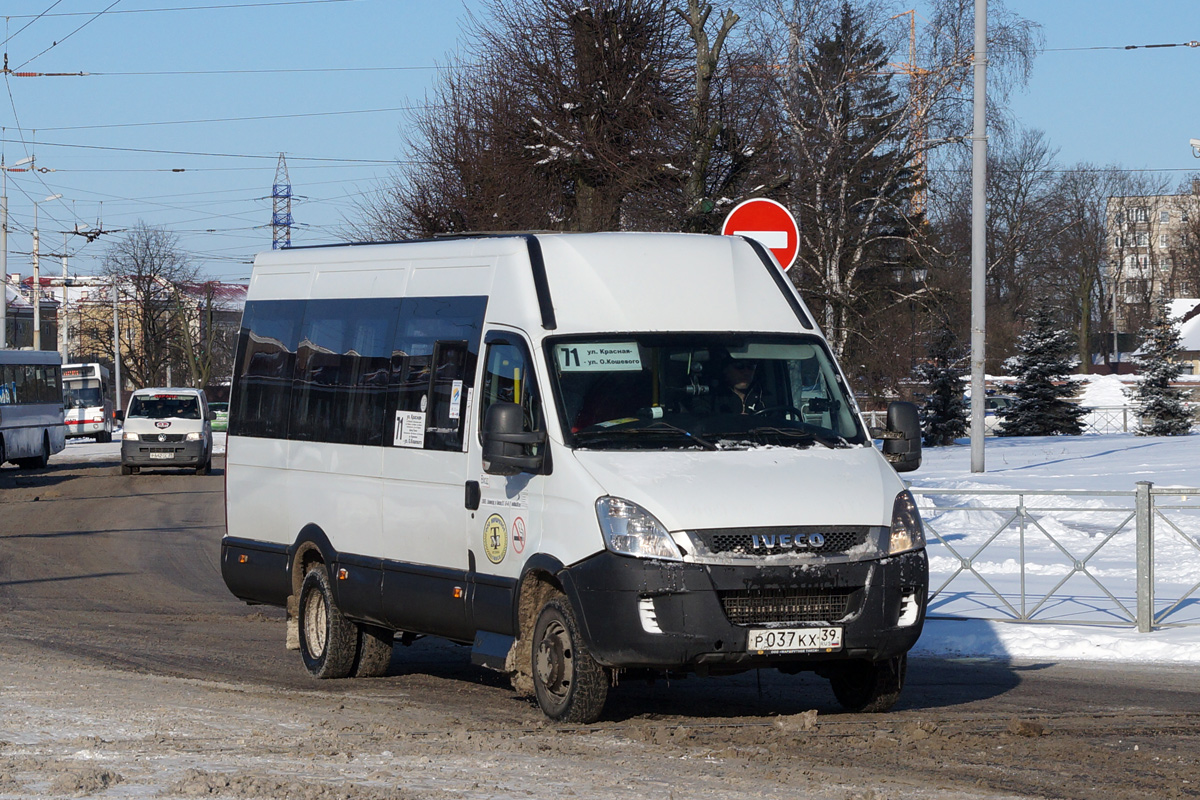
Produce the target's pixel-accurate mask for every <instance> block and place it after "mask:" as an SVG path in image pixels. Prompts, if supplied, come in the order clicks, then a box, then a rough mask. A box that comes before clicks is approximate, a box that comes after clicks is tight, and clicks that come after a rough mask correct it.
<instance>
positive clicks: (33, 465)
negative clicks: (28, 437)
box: [16, 433, 50, 469]
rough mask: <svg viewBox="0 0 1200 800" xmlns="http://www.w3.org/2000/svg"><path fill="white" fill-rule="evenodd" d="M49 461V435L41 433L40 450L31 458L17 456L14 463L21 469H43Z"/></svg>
mask: <svg viewBox="0 0 1200 800" xmlns="http://www.w3.org/2000/svg"><path fill="white" fill-rule="evenodd" d="M49 463H50V437H49V436H48V435H47V434H44V433H43V434H42V452H41V453H40V454H38V455H36V456H33V457H32V458H18V459H16V464H17V466H18V467H20V468H21V469H44V468H45V467H46V465H47V464H49Z"/></svg>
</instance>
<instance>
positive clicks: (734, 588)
mask: <svg viewBox="0 0 1200 800" xmlns="http://www.w3.org/2000/svg"><path fill="white" fill-rule="evenodd" d="M561 575H562V578H563V583H564V588H565V589H566V591H567V593H568V594H569V595H570V596H571V599H572V601H573V603H574V606H575V608H576V609H577V610H578V611H579V616H580V620H579V622H580V626H581V628H582V633H583V636H584V637H585V640H586V641H587V644H588V646H589V649H590V650H591V655H592V657H593V658H595V659H596V660H597V661H598V662H600V663H601V664H603V665H605V666H608V667H615V668H652V669H661V670H671V669H680V670H695V671H712V672H720V671H740V670H743V669H751V668H756V667H772V666H774V667H783V668H785V669H787V668H789V667H798V668H806V667H810V666H811V667H814V668H815V667H817V666H819V664H820V663H821V662H828V661H834V660H842V659H865V660H869V661H880V660H883V659H886V658H891V657H894V656H898V655H900V654H902V653H905V652H907V651H908V650H909V649H910V648H911V647H912V646H913V645H914V644H915V643H916V641H917V638H918V637H919V636H920V635H921V628H922V626H923V624H924V619H925V604H926V596H927V594H928V588H929V566H928V560H927V558H926V555H925V551H924V550H918V551H913V552H908V553H904V554H901V555H897V556H891V557H888V558H882V559H876V560H870V561H854V562H838V563H831V564H820V563H817V564H811V565H805V566H804V567H802V568H801V567H794V566H770V567H767V566H751V565H744V566H743V565H725V564H720V565H713V564H689V563H682V562H669V561H655V560H650V559H638V558H628V557H624V556H618V555H614V554H612V553H608V552H605V553H602V554H599V555H597V556H593V557H592V558H589V559H587V560H585V561H583V562H580V563H578V564H575V565H573V566H571V567H568V568H566V569H565V570H564V571H563V573H561ZM771 629H777V630H785V631H786V630H791V631H796V630H800V631H809V630H811V631H820V630H822V629H839V630H838V632H837V634H835V635H839V634H840V638H841V641H840V643H839V644H838V646H837V647H836V648H823V649H812V648H808V647H807V646H805V647H806V649H804V650H802V651H800V650H798V651H792V652H769V651H767V652H764V651H758V650H753V649H751V648H750V646H749V635H750V632H751V631H754V630H759V631H762V630H771ZM827 633H828V632H827ZM801 638H804V637H801Z"/></svg>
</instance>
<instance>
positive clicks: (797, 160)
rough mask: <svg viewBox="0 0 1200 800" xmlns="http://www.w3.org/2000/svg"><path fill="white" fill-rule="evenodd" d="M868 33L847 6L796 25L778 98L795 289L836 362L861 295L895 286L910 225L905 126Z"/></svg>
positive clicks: (880, 45)
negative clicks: (811, 308)
mask: <svg viewBox="0 0 1200 800" xmlns="http://www.w3.org/2000/svg"><path fill="white" fill-rule="evenodd" d="M810 24H812V25H814V26H815V27H811V28H810V27H808V26H809V25H810ZM873 24H878V21H874V22H873V21H872V20H870V19H869V18H864V17H863V16H861V15H860V13H859V12H857V11H856V10H855V9H854V8H852V7H851V6H850V5H849V4H848V3H847V4H844V5H843V6H842V8H841V10H840V13H839V14H838V16H837V17H836V19H834V20H833V22H829V18H828V17H824V18H821V19H819V20H816V21H813V20H812V19H811V18H801V19H800V20H799V21H798V22H797V23H796V24H795V25H794V26H793V27H791V28H790V29H789V32H790V37H791V39H790V41H791V45H790V47H789V49H788V52H787V59H788V61H787V62H786V63H787V71H786V73H787V74H786V76H785V82H784V83H783V85H782V86H781V94H780V96H781V98H782V101H783V106H784V108H785V109H786V110H787V120H788V126H789V127H788V133H787V135H788V146H789V148H790V151H789V156H790V157H791V164H790V166H791V184H790V186H789V192H788V195H789V197H788V199H789V201H790V204H791V207H792V209H793V211H794V212H795V213H796V214H797V216H798V217H799V220H800V226H801V247H800V253H799V256H798V259H797V269H796V270H794V273H795V276H794V278H793V280H795V281H797V283H798V285H799V286H800V287H801V289H802V290H804V291H806V292H807V293H808V294H809V296H810V297H811V299H812V301H813V303H814V305H816V306H817V309H818V310H817V313H818V314H820V315H821V316H822V317H823V320H822V322H823V328H824V330H825V334H826V336H828V337H829V339H830V343H831V345H832V346H833V348H834V350H835V352H836V353H837V354H838V356H839V357H840V356H841V355H842V354H843V353H844V352H845V351H846V348H847V346H848V344H849V343H850V342H851V340H852V339H853V338H855V336H856V335H861V336H866V335H867V330H868V327H869V326H864V324H863V315H864V314H866V313H867V310H866V309H865V308H864V307H863V306H864V302H863V301H864V296H865V294H866V293H867V287H868V286H870V285H875V286H878V285H879V283H880V282H881V281H883V282H887V281H891V280H893V279H894V271H895V270H896V269H897V268H901V267H902V262H903V261H904V259H905V258H906V257H907V256H908V254H909V245H910V243H911V240H912V237H913V234H914V223H915V221H916V220H915V219H914V218H913V217H912V216H911V215H910V212H911V200H912V196H913V192H914V190H915V188H916V186H915V183H914V181H913V163H914V153H913V150H912V138H911V134H912V128H911V127H910V122H911V117H910V116H909V115H908V114H907V113H905V111H906V109H905V104H904V101H903V100H902V99H901V98H900V96H899V95H898V93H897V92H896V90H895V89H894V88H893V86H892V77H891V76H890V75H888V74H887V70H886V66H887V59H888V52H887V49H886V47H885V44H884V41H883V40H882V39H881V38H880V37H879V36H878V35H877V34H876V28H875V27H873ZM801 37H808V38H801ZM877 311H878V309H876V312H877Z"/></svg>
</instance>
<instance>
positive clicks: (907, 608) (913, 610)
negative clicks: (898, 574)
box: [896, 592, 921, 628]
mask: <svg viewBox="0 0 1200 800" xmlns="http://www.w3.org/2000/svg"><path fill="white" fill-rule="evenodd" d="M920 615H921V601H920V600H918V599H917V593H916V592H909V593H908V594H906V595H904V596H902V597H901V598H900V619H898V620H896V627H898V628H907V627H909V626H910V625H915V624H916V622H917V618H918V617H919V616H920Z"/></svg>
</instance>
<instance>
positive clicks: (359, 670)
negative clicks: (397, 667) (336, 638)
mask: <svg viewBox="0 0 1200 800" xmlns="http://www.w3.org/2000/svg"><path fill="white" fill-rule="evenodd" d="M391 663H392V632H391V631H389V630H387V629H386V628H376V627H374V626H371V625H359V626H358V658H357V659H355V662H354V672H353V673H352V674H353V675H354V677H356V678H382V677H383V676H384V675H387V671H388V666H389V665H391Z"/></svg>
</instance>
